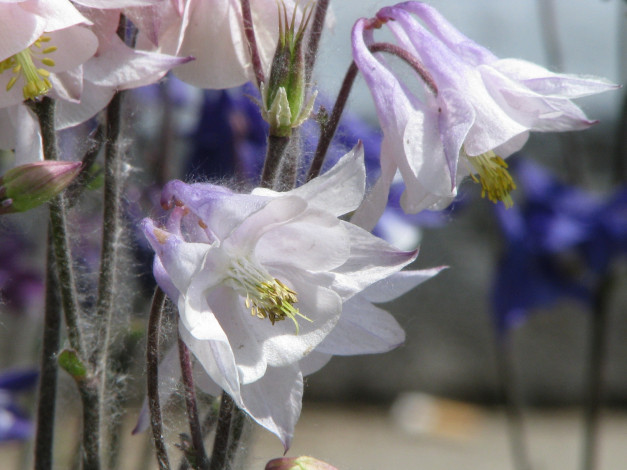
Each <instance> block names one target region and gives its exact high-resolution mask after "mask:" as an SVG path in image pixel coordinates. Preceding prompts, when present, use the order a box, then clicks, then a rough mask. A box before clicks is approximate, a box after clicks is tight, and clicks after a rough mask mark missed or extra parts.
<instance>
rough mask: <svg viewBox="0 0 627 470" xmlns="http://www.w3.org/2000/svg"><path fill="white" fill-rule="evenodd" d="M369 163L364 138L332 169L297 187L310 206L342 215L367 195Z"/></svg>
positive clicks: (294, 191) (295, 190) (298, 193)
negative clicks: (366, 165)
mask: <svg viewBox="0 0 627 470" xmlns="http://www.w3.org/2000/svg"><path fill="white" fill-rule="evenodd" d="M365 187H366V167H365V165H364V147H363V144H362V143H361V142H359V143H357V145H356V146H355V147H354V148H353V149H352V150H351V151H350V152H348V153H347V154H346V155H344V156H343V157H342V158H341V159H340V160H339V161H338V162H337V163H336V164H335V165H334V166H333V167H332V168H331V169H330V170H329V171H327V172H326V173H324V174H322V175H320V176H318V177H317V178H314V179H313V180H311V181H309V182H308V183H306V184H304V185H302V186H300V187H298V188H296V189H293V190H291V191H289V192H288V194H294V195H297V196H300V197H302V198H303V199H305V200H306V201H307V202H308V203H309V205H310V206H312V207H318V208H320V209H323V210H325V211H329V212H330V213H332V214H333V215H335V216H338V217H339V216H341V215H344V214H346V213H348V212H351V211H354V210H355V209H356V208H357V206H359V204H360V203H361V201H362V199H363V198H364V191H365Z"/></svg>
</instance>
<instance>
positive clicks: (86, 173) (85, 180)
mask: <svg viewBox="0 0 627 470" xmlns="http://www.w3.org/2000/svg"><path fill="white" fill-rule="evenodd" d="M90 137H91V135H90ZM104 139H105V126H104V125H102V124H99V125H98V127H97V128H96V130H95V131H94V132H93V142H92V143H91V145H90V147H89V149H88V150H87V152H85V155H83V158H82V160H81V162H82V163H83V165H82V166H81V169H80V172H79V173H78V175H77V176H76V178H75V179H74V181H72V184H70V186H68V188H67V189H66V190H65V194H66V197H67V199H68V202H69V203H70V205H74V204H75V203H76V201H77V200H78V198H79V196H80V195H81V193H82V192H83V191H84V190H85V187H86V186H87V185H88V184H89V183H90V181H91V180H92V178H93V176H92V175H91V173H90V170H91V168H92V167H93V165H94V163H95V162H96V158H97V157H98V154H99V153H100V149H102V145H103V144H104Z"/></svg>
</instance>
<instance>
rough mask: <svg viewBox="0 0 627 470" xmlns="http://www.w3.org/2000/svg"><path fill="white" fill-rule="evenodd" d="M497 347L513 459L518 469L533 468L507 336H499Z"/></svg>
mask: <svg viewBox="0 0 627 470" xmlns="http://www.w3.org/2000/svg"><path fill="white" fill-rule="evenodd" d="M497 348H498V350H497V367H498V377H499V389H500V394H501V399H502V400H503V404H504V406H505V413H506V416H507V428H508V436H509V443H510V449H511V452H512V461H513V464H514V468H515V469H516V470H531V468H532V467H531V463H530V461H529V451H528V448H527V441H526V439H525V431H524V423H523V414H522V407H521V405H520V393H519V390H518V386H517V383H516V380H515V378H514V366H513V360H512V354H511V347H510V344H509V342H508V340H507V338H499V341H498V344H497Z"/></svg>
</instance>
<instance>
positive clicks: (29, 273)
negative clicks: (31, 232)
mask: <svg viewBox="0 0 627 470" xmlns="http://www.w3.org/2000/svg"><path fill="white" fill-rule="evenodd" d="M1 237H2V243H0V305H2V307H3V309H4V308H6V309H7V310H8V311H10V312H13V313H22V312H33V311H38V307H39V305H40V304H41V301H42V298H43V291H44V286H43V279H42V277H41V274H40V273H39V272H37V271H36V270H34V269H32V268H31V267H30V266H29V265H28V263H27V261H26V259H25V256H26V254H27V253H28V251H29V250H30V249H32V246H29V242H28V241H27V240H25V238H24V234H23V233H21V232H17V231H15V232H11V231H9V230H6V229H5V230H3V233H2V235H1Z"/></svg>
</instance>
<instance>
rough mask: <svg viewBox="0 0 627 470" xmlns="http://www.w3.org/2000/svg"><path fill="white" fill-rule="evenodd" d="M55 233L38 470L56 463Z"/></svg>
mask: <svg viewBox="0 0 627 470" xmlns="http://www.w3.org/2000/svg"><path fill="white" fill-rule="evenodd" d="M53 250H54V247H53V238H52V230H51V229H50V228H48V253H47V255H46V310H45V315H44V330H43V338H42V347H41V372H40V377H39V397H38V403H37V432H36V434H35V465H34V466H35V470H50V469H52V462H53V458H52V455H53V445H54V423H55V419H54V418H55V416H54V413H55V409H56V396H57V370H58V369H57V353H58V351H59V342H60V338H59V335H60V333H61V301H60V299H59V294H58V291H59V283H58V281H57V277H56V271H55V264H54V254H53Z"/></svg>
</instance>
